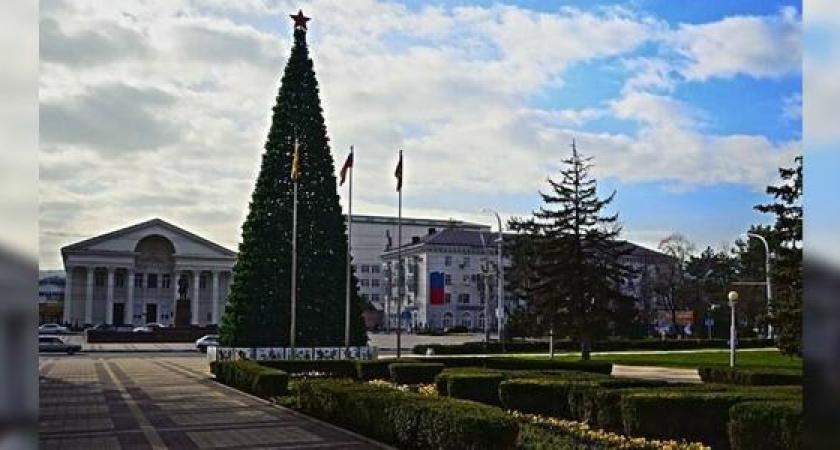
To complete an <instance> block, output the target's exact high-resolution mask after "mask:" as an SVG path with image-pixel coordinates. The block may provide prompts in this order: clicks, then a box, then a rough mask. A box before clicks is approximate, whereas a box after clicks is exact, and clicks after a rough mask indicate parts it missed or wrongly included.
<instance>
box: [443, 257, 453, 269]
mask: <svg viewBox="0 0 840 450" xmlns="http://www.w3.org/2000/svg"><path fill="white" fill-rule="evenodd" d="M443 265H444V266H446V267H449V266H451V265H452V257H451V256H444V257H443Z"/></svg>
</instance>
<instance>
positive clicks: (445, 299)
mask: <svg viewBox="0 0 840 450" xmlns="http://www.w3.org/2000/svg"><path fill="white" fill-rule="evenodd" d="M443 302H444V303H452V294H450V293H449V292H447V293H445V294H443Z"/></svg>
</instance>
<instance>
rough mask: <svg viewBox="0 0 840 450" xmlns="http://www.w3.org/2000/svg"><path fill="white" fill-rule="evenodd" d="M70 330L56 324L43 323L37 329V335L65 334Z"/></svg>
mask: <svg viewBox="0 0 840 450" xmlns="http://www.w3.org/2000/svg"><path fill="white" fill-rule="evenodd" d="M69 332H70V330H68V329H67V327H65V326H61V325H59V324H57V323H45V324H43V325H41V326H40V327H38V334H67V333H69Z"/></svg>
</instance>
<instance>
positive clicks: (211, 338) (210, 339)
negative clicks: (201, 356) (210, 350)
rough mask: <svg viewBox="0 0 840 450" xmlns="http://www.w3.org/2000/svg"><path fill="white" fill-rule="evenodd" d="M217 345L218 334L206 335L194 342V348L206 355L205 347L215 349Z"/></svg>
mask: <svg viewBox="0 0 840 450" xmlns="http://www.w3.org/2000/svg"><path fill="white" fill-rule="evenodd" d="M218 345H219V335H218V334H208V335H207V336H204V337H202V338H201V339H199V340H197V341H195V348H197V349H198V351H200V352H202V353H207V347H217V346H218Z"/></svg>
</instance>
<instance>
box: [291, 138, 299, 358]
mask: <svg viewBox="0 0 840 450" xmlns="http://www.w3.org/2000/svg"><path fill="white" fill-rule="evenodd" d="M298 151H299V149H298V142H297V139H295V159H296V161H295V162H297V158H299V155H298ZM298 177H299V175H298V174H296V175H295V176H294V177H293V180H294V188H293V193H294V194H293V196H294V197H293V200H292V313H291V319H292V320H291V322H292V323H291V330H290V335H289V347H291V349H292V354H291V358H290V359H294V357H295V335H296V334H297V329H296V326H297V324H296V319H297V207H298Z"/></svg>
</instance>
